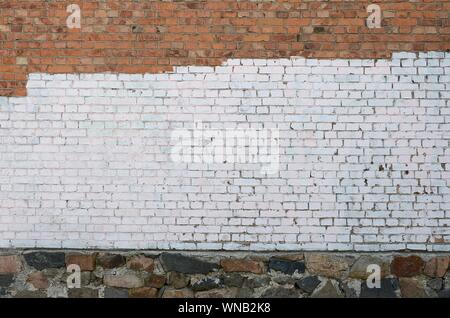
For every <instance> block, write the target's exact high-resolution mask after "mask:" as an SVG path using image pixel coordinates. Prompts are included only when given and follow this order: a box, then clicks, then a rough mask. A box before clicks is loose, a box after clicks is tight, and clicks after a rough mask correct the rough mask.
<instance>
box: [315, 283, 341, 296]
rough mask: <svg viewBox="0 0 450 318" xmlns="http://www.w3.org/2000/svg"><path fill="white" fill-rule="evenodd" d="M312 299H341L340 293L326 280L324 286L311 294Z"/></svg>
mask: <svg viewBox="0 0 450 318" xmlns="http://www.w3.org/2000/svg"><path fill="white" fill-rule="evenodd" d="M311 297H313V298H343V295H342V292H341V291H340V290H339V289H338V288H336V287H335V286H334V284H333V283H332V282H331V281H330V280H328V281H327V282H326V283H325V285H324V286H323V287H322V288H320V289H319V290H317V291H316V292H315V293H314V294H312V296H311Z"/></svg>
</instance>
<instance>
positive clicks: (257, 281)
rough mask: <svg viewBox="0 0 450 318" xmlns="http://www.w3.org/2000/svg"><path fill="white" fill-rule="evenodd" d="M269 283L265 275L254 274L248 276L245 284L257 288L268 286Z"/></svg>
mask: <svg viewBox="0 0 450 318" xmlns="http://www.w3.org/2000/svg"><path fill="white" fill-rule="evenodd" d="M269 283H270V278H269V277H267V276H255V277H252V278H248V279H247V281H246V283H245V286H246V287H249V288H259V287H265V286H268V285H269Z"/></svg>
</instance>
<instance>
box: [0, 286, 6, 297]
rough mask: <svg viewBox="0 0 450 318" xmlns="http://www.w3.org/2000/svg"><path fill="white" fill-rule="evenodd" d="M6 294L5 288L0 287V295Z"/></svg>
mask: <svg viewBox="0 0 450 318" xmlns="http://www.w3.org/2000/svg"><path fill="white" fill-rule="evenodd" d="M6 294H7V291H6V288H2V287H0V296H6Z"/></svg>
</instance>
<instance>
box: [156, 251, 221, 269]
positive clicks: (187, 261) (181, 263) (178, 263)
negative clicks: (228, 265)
mask: <svg viewBox="0 0 450 318" xmlns="http://www.w3.org/2000/svg"><path fill="white" fill-rule="evenodd" d="M161 262H162V265H163V267H164V270H165V271H166V272H180V273H185V274H207V273H209V272H211V271H213V270H214V269H218V268H219V266H218V265H217V264H214V263H209V262H205V261H202V260H199V259H196V258H194V257H189V256H185V255H182V254H178V253H162V254H161Z"/></svg>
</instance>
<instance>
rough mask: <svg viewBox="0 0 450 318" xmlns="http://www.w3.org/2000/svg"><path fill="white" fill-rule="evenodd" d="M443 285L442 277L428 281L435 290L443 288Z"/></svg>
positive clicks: (429, 285)
mask: <svg viewBox="0 0 450 318" xmlns="http://www.w3.org/2000/svg"><path fill="white" fill-rule="evenodd" d="M443 285H444V284H443V281H442V279H441V278H433V279H430V280H429V281H428V282H427V286H428V287H430V288H431V289H434V290H441V289H442V287H443Z"/></svg>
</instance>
